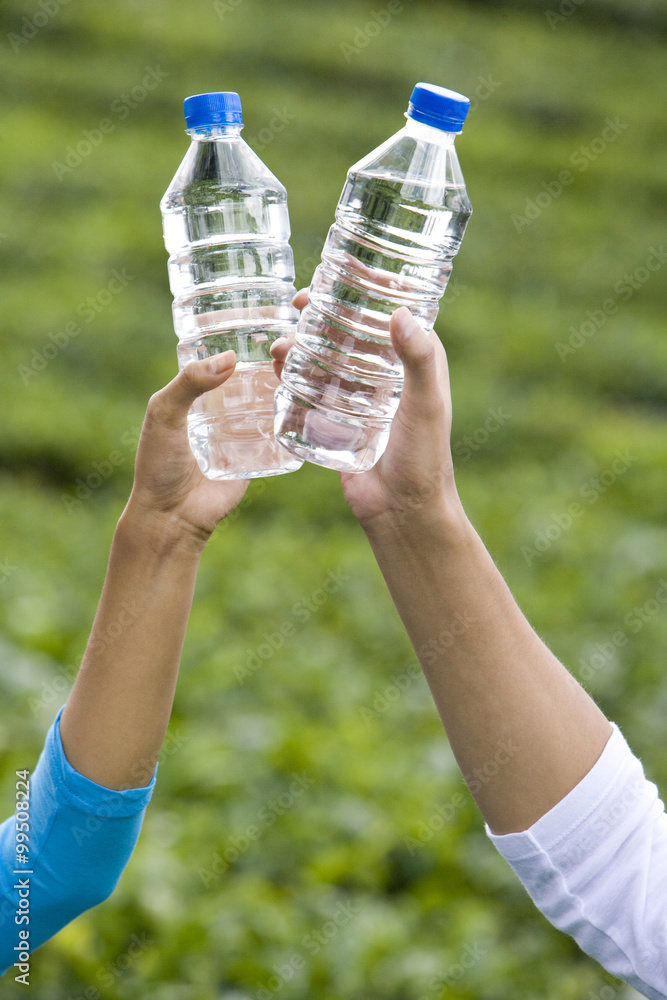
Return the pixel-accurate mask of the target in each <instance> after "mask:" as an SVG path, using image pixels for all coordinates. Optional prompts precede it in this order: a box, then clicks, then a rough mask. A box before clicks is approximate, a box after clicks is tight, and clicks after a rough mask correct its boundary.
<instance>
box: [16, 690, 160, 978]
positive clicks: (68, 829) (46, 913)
mask: <svg viewBox="0 0 667 1000" xmlns="http://www.w3.org/2000/svg"><path fill="white" fill-rule="evenodd" d="M64 707H65V706H64V705H63V706H62V708H61V709H60V711H59V712H58V714H57V716H56V718H55V720H54V722H53V725H52V726H51V728H50V729H49V731H48V733H47V736H46V741H45V743H44V749H43V750H42V753H41V755H40V758H39V761H38V762H37V767H36V768H35V770H34V771H33V772H32V774H31V776H30V809H29V812H30V853H29V863H28V864H27V865H23V866H22V865H20V864H19V863H17V862H16V833H15V817H14V816H13V815H12V816H10V817H9V818H8V819H7V820H5V822H4V823H2V824H1V825H0V862H1V867H0V975H2V973H4V972H6V971H7V969H8V968H9V967H10V966H13V965H14V963H15V962H16V961H17V958H18V956H19V954H20V952H19V951H18V947H17V946H18V945H19V944H20V943H21V941H22V940H23V941H25V940H26V939H25V931H27V932H28V935H29V937H28V940H27V944H28V947H27V950H28V951H30V952H32V951H34V949H35V948H38V947H39V945H41V944H43V943H44V942H45V941H48V939H49V938H50V937H53V935H54V934H56V933H57V931H59V930H60V929H61V927H64V926H65V924H68V923H69V922H70V920H73V919H74V918H75V917H77V916H78V915H79V914H80V913H82V912H83V911H84V910H87V909H89V908H90V907H91V906H96V905H97V904H98V903H101V902H102V901H103V900H105V899H106V898H107V897H108V896H109V895H110V894H111V893H112V892H113V890H114V889H115V887H116V885H117V883H118V880H119V879H120V876H121V875H122V873H123V870H124V868H125V866H126V865H127V863H128V861H129V859H130V856H131V854H132V851H133V850H134V847H135V844H136V842H137V839H138V837H139V832H140V830H141V824H142V822H143V817H144V812H145V810H146V806H147V805H148V802H149V801H150V798H151V795H152V793H153V788H154V787H155V779H156V777H157V767H156V768H155V772H154V773H153V777H152V779H151V782H150V784H149V785H147V786H146V787H144V788H128V789H125V790H123V791H114V790H112V789H109V788H104V787H103V786H102V785H98V784H96V783H95V782H94V781H91V780H90V779H89V778H85V777H84V776H83V775H82V774H79V772H78V771H76V770H75V769H74V768H73V767H72V765H71V764H70V763H69V761H68V760H67V758H66V757H65V752H64V750H63V745H62V742H61V739H60V716H61V714H62V711H63V708H64ZM22 867H23V868H24V869H27V871H28V872H31V874H27V873H26V872H25V871H19V872H18V873H17V871H18V869H20V868H22ZM26 900H27V905H26ZM25 913H27V916H28V920H27V921H26V920H25ZM21 931H23V932H24V935H23V938H22V937H21V936H20V932H21ZM16 971H17V974H18V971H19V970H16Z"/></svg>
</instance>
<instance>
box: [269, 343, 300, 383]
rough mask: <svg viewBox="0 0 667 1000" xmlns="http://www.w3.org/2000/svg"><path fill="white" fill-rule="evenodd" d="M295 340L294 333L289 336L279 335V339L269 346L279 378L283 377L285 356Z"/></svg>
mask: <svg viewBox="0 0 667 1000" xmlns="http://www.w3.org/2000/svg"><path fill="white" fill-rule="evenodd" d="M294 340H295V338H294V335H292V336H289V337H279V338H278V340H274V342H273V343H272V344H271V347H270V348H269V350H270V351H271V357H272V358H273V373H274V375H275V376H276V378H277V379H281V378H282V374H283V368H284V367H285V358H286V357H287V354H288V352H289V349H290V347H291V346H292V345H293V343H294Z"/></svg>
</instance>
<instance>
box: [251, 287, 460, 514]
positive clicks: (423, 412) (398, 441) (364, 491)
mask: <svg viewBox="0 0 667 1000" xmlns="http://www.w3.org/2000/svg"><path fill="white" fill-rule="evenodd" d="M307 301H308V290H307V289H302V290H301V291H300V292H298V293H297V294H296V296H295V298H294V305H295V306H296V307H297V309H303V307H304V306H305V305H306V303H307ZM390 334H391V340H392V344H393V346H394V350H395V351H396V353H397V354H398V356H399V358H400V360H401V361H402V362H403V366H404V370H405V374H404V384H403V391H402V394H401V401H400V403H399V406H398V410H397V412H396V415H395V417H394V420H393V423H392V427H391V433H390V436H389V443H388V445H387V448H386V451H385V452H384V454H383V455H382V456H381V458H380V459H379V461H378V462H377V463H376V464H375V465H374V466H373V468H372V469H369V470H368V472H362V473H341V484H342V487H343V493H344V496H345V499H346V500H347V503H348V504H349V506H350V509H351V510H352V513H353V514H354V515H355V517H356V518H357V519H358V520H359V522H360V524H361V526H362V527H363V528H364V530H367V531H369V530H371V531H380V532H382V531H384V530H387V531H395V530H396V529H397V528H408V529H419V528H421V527H422V526H423V527H427V526H428V524H429V523H431V521H432V519H433V518H441V517H442V516H443V515H445V516H447V517H450V518H451V517H452V516H454V517H458V516H459V515H460V516H463V512H462V510H461V507H460V501H459V498H458V494H457V492H456V485H455V482H454V469H453V463H452V455H451V448H450V433H451V419H452V406H451V395H450V390H449V371H448V366H447V356H446V354H445V349H444V347H443V346H442V344H441V343H440V340H439V339H438V336H437V334H435V333H431V334H427V333H425V332H424V330H422V328H421V326H420V325H419V324H418V323H417V321H416V320H415V319H414V317H413V316H412V314H411V313H410V311H409V310H408V309H407V308H406V307H405V306H403V307H401V308H400V309H397V310H396V312H395V313H394V314H393V315H392V318H391V324H390ZM290 346H291V343H290V341H289V340H288V339H287V338H285V339H281V340H278V341H276V342H275V343H274V344H273V346H272V349H271V353H272V355H273V358H274V370H275V373H276V375H277V376H278V377H280V376H281V374H282V369H283V365H284V361H285V358H286V356H287V352H288V350H289V348H290Z"/></svg>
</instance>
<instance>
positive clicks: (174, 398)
mask: <svg viewBox="0 0 667 1000" xmlns="http://www.w3.org/2000/svg"><path fill="white" fill-rule="evenodd" d="M235 366H236V355H235V354H234V351H225V352H224V353H223V354H216V355H214V356H213V357H212V358H207V359H203V360H201V361H191V362H190V363H189V364H188V365H186V366H185V368H184V369H183V370H182V371H181V372H180V373H179V374H178V375H177V376H176V378H174V379H172V381H171V382H170V383H169V384H168V385H166V386H165V387H164V388H163V389H160V390H159V391H158V392H156V393H155V394H154V395H153V396H151V398H150V400H149V402H148V408H147V410H146V416H145V418H144V423H143V427H142V430H141V437H140V439H139V447H138V448H137V457H136V462H135V468H134V485H133V487H132V494H131V496H130V500H129V503H128V506H127V508H126V511H128V512H135V513H140V514H142V515H144V516H145V515H149V517H151V518H153V517H155V518H156V519H157V522H158V525H159V526H158V528H157V532H158V535H159V537H160V538H162V537H163V533H164V532H166V533H167V538H166V539H165V540H171V539H173V538H174V537H184V538H185V539H186V541H188V542H191V543H194V545H195V547H196V548H197V547H199V548H203V546H204V545H205V544H206V542H207V540H208V538H209V537H210V535H211V533H212V532H213V530H214V529H215V527H216V525H217V524H218V522H219V521H221V520H222V518H223V517H226V515H227V514H229V513H230V512H231V511H232V510H233V509H234V507H236V505H237V504H238V503H239V502H240V500H241V499H242V497H243V494H244V493H245V491H246V489H247V487H248V480H245V479H230V480H221V481H214V480H211V479H207V478H206V477H205V476H204V475H203V473H202V472H201V470H200V468H199V466H198V464H197V461H196V459H195V457H194V455H193V453H192V450H191V449H190V444H189V442H188V434H187V417H188V410H189V409H190V406H191V405H192V403H194V401H195V399H197V397H198V396H200V395H201V394H202V393H204V392H208V391H209V390H210V389H216V388H218V386H221V385H222V384H223V383H224V382H226V381H227V379H228V378H229V377H230V376H231V375H232V373H233V372H234V368H235Z"/></svg>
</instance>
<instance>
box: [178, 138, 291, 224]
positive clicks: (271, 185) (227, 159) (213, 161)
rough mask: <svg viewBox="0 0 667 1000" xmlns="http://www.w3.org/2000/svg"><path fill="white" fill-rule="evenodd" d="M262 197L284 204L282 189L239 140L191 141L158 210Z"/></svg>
mask: <svg viewBox="0 0 667 1000" xmlns="http://www.w3.org/2000/svg"><path fill="white" fill-rule="evenodd" d="M253 193H261V194H263V195H266V196H267V197H269V198H270V199H271V200H274V201H278V202H280V201H284V202H285V203H286V201H287V192H286V190H285V187H284V185H283V184H281V182H280V181H279V180H278V178H277V177H276V176H275V174H273V173H271V171H270V170H269V168H268V167H267V166H266V164H265V163H263V161H262V160H261V159H260V158H259V156H258V155H257V153H255V151H254V150H253V149H252V148H251V147H250V146H249V145H248V143H246V142H245V141H244V140H243V139H241V137H240V136H235V137H234V138H233V139H216V140H213V141H193V142H192V144H191V146H190V148H189V149H188V151H187V153H186V154H185V157H184V158H183V161H182V162H181V165H180V166H179V168H178V170H177V171H176V174H175V175H174V177H173V179H172V181H171V184H170V185H169V187H168V188H167V190H166V192H165V194H164V196H163V198H162V201H161V206H162V209H163V211H164V210H165V209H166V208H169V207H170V206H176V205H184V204H188V205H191V204H197V203H200V204H204V203H210V200H211V198H215V197H216V196H217V197H223V198H233V197H248V196H249V195H252V194H253Z"/></svg>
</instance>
